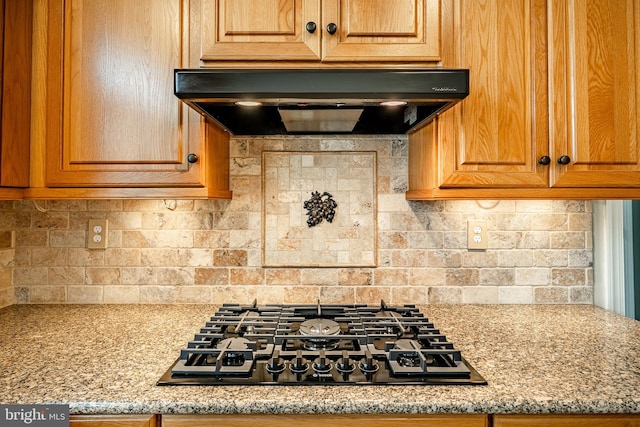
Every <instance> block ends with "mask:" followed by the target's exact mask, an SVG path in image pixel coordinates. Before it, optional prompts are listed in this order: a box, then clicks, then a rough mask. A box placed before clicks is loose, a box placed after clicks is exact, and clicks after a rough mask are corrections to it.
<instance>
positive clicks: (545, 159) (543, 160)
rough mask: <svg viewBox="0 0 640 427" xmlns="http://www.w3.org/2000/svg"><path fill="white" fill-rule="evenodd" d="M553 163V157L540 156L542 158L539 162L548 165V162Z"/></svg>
mask: <svg viewBox="0 0 640 427" xmlns="http://www.w3.org/2000/svg"><path fill="white" fill-rule="evenodd" d="M550 163H551V157H549V156H542V157H540V159H538V164H540V165H543V166H546V165H548V164H550Z"/></svg>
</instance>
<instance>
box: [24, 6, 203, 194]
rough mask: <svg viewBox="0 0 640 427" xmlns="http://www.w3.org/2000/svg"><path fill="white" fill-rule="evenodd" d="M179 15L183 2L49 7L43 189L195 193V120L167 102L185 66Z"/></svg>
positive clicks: (198, 138) (184, 13) (198, 170)
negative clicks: (184, 189) (191, 157)
mask: <svg viewBox="0 0 640 427" xmlns="http://www.w3.org/2000/svg"><path fill="white" fill-rule="evenodd" d="M188 11H189V0H170V1H166V2H156V1H153V0H145V1H143V2H129V1H126V0H118V3H114V2H112V1H110V0H98V1H84V0H72V1H67V2H62V1H61V0H49V1H48V3H47V12H46V13H47V21H45V25H46V26H47V28H46V34H47V37H46V42H45V43H46V48H45V54H46V56H47V61H46V63H47V67H48V70H47V73H46V77H45V78H46V79H47V80H46V107H45V110H44V111H45V115H46V117H47V118H46V122H45V124H44V126H45V131H44V138H45V141H46V142H45V146H46V148H45V150H46V151H45V153H46V162H45V168H46V174H45V184H46V185H49V186H63V187H65V186H66V187H82V186H94V187H103V186H124V187H127V186H129V187H138V186H143V187H144V186H203V185H204V168H203V167H201V163H194V164H189V163H188V162H187V161H186V156H187V154H188V153H195V154H197V155H198V156H199V157H202V154H203V151H202V150H203V147H204V142H203V136H202V134H200V133H199V130H200V128H199V125H198V123H199V122H200V120H201V119H200V118H199V117H198V116H197V115H195V114H190V113H189V109H188V108H187V107H186V106H184V105H183V104H182V103H181V102H180V101H179V100H178V99H177V98H175V96H174V95H173V93H172V92H173V91H172V87H173V69H174V68H179V67H181V66H183V65H184V66H187V65H188V64H189V63H190V61H191V53H190V52H189V50H188V47H189V46H190V43H189V36H190V35H189V31H188V29H189V14H188ZM41 25H42V24H41ZM39 30H44V29H41V28H39ZM194 121H195V124H194V123H193V122H194ZM193 129H195V130H196V132H193ZM36 145H37V143H36Z"/></svg>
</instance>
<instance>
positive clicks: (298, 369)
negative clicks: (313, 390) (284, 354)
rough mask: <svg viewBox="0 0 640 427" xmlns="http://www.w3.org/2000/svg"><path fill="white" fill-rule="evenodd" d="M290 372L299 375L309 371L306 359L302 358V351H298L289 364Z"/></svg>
mask: <svg viewBox="0 0 640 427" xmlns="http://www.w3.org/2000/svg"><path fill="white" fill-rule="evenodd" d="M290 369H291V372H293V373H294V374H301V373H303V372H307V370H308V369H309V364H308V363H307V359H305V358H304V357H302V351H301V350H298V351H297V352H296V357H295V359H293V361H292V362H291V366H290Z"/></svg>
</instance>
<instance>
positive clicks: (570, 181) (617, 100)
mask: <svg viewBox="0 0 640 427" xmlns="http://www.w3.org/2000/svg"><path fill="white" fill-rule="evenodd" d="M549 10H550V14H549V17H550V25H551V29H552V32H551V34H552V37H553V40H552V45H551V46H550V64H551V69H550V75H551V76H552V78H551V80H550V88H551V97H552V103H551V107H552V111H551V119H552V122H551V123H552V125H551V137H552V142H553V156H552V157H553V159H554V163H553V169H552V177H551V185H552V186H556V187H639V186H640V153H639V149H638V142H639V141H638V139H639V137H640V104H639V102H640V101H639V95H640V82H639V77H640V71H639V70H640V4H639V3H638V1H634V0H588V1H587V0H562V1H552V2H549ZM560 156H568V157H569V158H570V160H569V164H568V165H566V166H562V165H558V164H557V163H556V162H555V159H557V158H559V157H560Z"/></svg>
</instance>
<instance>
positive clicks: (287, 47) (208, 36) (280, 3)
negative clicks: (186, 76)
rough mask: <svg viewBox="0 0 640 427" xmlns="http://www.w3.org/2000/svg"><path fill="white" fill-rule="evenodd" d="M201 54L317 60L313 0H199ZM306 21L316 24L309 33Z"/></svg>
mask: <svg viewBox="0 0 640 427" xmlns="http://www.w3.org/2000/svg"><path fill="white" fill-rule="evenodd" d="M192 13H194V15H195V16H196V18H195V20H196V21H198V22H199V25H200V27H201V28H202V41H201V43H202V45H201V52H202V56H201V58H200V59H201V60H203V61H218V60H225V61H226V60H245V61H255V60H269V61H278V60H283V59H289V60H296V61H318V60H319V59H320V37H321V33H322V31H321V29H320V26H321V21H320V1H319V0H264V1H260V2H255V1H252V0H233V1H232V0H201V8H197V7H196V8H193V9H192ZM307 22H315V23H316V25H317V30H316V31H315V32H314V33H309V32H308V31H307V30H306V28H305V27H306V24H307Z"/></svg>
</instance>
